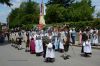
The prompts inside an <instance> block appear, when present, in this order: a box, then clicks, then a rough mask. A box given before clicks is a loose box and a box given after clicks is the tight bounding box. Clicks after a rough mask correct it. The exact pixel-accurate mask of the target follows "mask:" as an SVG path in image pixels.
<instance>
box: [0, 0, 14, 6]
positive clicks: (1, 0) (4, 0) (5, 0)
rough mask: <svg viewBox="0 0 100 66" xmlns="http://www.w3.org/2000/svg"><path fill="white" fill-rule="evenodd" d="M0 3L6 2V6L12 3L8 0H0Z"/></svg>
mask: <svg viewBox="0 0 100 66" xmlns="http://www.w3.org/2000/svg"><path fill="white" fill-rule="evenodd" d="M0 3H1V4H6V5H8V6H11V5H12V4H11V3H10V0H0Z"/></svg>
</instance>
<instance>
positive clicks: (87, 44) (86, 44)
mask: <svg viewBox="0 0 100 66" xmlns="http://www.w3.org/2000/svg"><path fill="white" fill-rule="evenodd" d="M83 46H84V52H85V53H91V52H92V49H91V43H90V41H86V42H83Z"/></svg>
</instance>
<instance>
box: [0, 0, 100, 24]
mask: <svg viewBox="0 0 100 66" xmlns="http://www.w3.org/2000/svg"><path fill="white" fill-rule="evenodd" d="M23 1H27V0H11V3H13V4H14V5H13V6H12V7H8V6H6V5H3V4H0V22H3V23H6V18H7V16H8V15H9V13H10V12H11V9H14V8H16V7H19V6H20V4H21V2H23ZM34 1H36V2H38V3H40V2H41V0H34ZM47 1H48V0H44V3H46V2H47ZM92 5H94V6H96V7H95V13H94V14H96V13H97V12H98V11H100V0H92Z"/></svg>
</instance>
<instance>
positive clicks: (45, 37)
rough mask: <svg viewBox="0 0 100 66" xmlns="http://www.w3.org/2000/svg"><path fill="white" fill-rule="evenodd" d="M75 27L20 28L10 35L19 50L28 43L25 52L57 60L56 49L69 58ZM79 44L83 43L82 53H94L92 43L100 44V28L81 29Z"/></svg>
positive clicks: (48, 60)
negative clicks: (99, 39)
mask: <svg viewBox="0 0 100 66" xmlns="http://www.w3.org/2000/svg"><path fill="white" fill-rule="evenodd" d="M76 35H77V32H76V31H75V28H72V29H70V28H69V26H67V25H66V26H64V27H48V29H45V30H38V29H37V30H36V29H35V30H30V31H25V30H18V31H12V32H11V33H10V36H9V40H10V41H11V45H12V46H13V47H15V48H18V50H21V49H22V42H24V44H25V45H26V48H25V52H30V53H31V54H36V56H43V58H44V59H45V62H54V61H55V58H56V56H55V51H59V52H61V53H63V55H62V56H63V58H64V59H65V60H66V59H69V55H68V54H67V52H68V50H69V46H72V45H74V44H75V43H76V42H75V41H76V37H77V36H76ZM79 44H80V45H82V50H81V52H82V54H83V55H84V56H85V57H89V56H91V54H92V49H91V45H96V44H98V30H97V29H89V28H86V29H84V30H80V31H79Z"/></svg>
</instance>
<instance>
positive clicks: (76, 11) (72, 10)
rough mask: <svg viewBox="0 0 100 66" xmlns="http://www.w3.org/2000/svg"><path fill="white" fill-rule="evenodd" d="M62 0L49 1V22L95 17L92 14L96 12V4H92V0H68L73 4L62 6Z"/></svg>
mask: <svg viewBox="0 0 100 66" xmlns="http://www.w3.org/2000/svg"><path fill="white" fill-rule="evenodd" d="M57 1H59V2H57ZM61 1H63V0H61ZM61 1H60V0H50V1H49V3H47V4H48V5H47V13H46V16H45V18H46V22H47V23H52V22H66V21H75V22H76V21H91V20H92V19H93V16H92V14H93V12H94V6H92V5H91V0H82V1H80V2H73V1H74V0H68V1H69V2H70V3H71V4H70V5H69V6H67V7H64V6H61V5H62V4H61V3H60V2H61ZM64 1H67V0H64Z"/></svg>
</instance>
